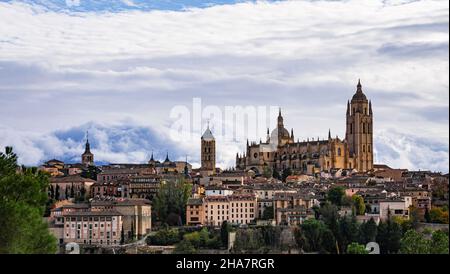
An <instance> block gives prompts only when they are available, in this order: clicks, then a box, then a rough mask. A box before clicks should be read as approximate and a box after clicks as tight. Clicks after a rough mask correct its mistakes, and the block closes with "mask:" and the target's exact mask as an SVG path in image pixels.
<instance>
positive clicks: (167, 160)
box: [164, 151, 170, 162]
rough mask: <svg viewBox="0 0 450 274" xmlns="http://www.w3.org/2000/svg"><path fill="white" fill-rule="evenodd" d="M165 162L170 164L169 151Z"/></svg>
mask: <svg viewBox="0 0 450 274" xmlns="http://www.w3.org/2000/svg"><path fill="white" fill-rule="evenodd" d="M164 162H170V160H169V151H167V154H166V159H165V160H164Z"/></svg>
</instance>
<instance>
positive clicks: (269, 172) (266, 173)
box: [263, 166, 273, 179]
mask: <svg viewBox="0 0 450 274" xmlns="http://www.w3.org/2000/svg"><path fill="white" fill-rule="evenodd" d="M272 175H273V171H272V169H271V168H270V167H268V166H265V167H264V172H263V176H264V177H265V178H267V179H270V178H271V177H272Z"/></svg>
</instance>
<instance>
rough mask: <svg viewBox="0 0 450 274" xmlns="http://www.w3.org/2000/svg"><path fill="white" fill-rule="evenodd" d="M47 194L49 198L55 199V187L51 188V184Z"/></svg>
mask: <svg viewBox="0 0 450 274" xmlns="http://www.w3.org/2000/svg"><path fill="white" fill-rule="evenodd" d="M49 196H50V199H52V200H53V199H55V189H54V188H53V185H50V190H49Z"/></svg>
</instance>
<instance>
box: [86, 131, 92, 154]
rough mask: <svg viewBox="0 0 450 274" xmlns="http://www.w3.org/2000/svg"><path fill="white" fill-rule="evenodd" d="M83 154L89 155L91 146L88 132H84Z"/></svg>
mask: <svg viewBox="0 0 450 274" xmlns="http://www.w3.org/2000/svg"><path fill="white" fill-rule="evenodd" d="M84 153H91V145H90V144H89V130H87V131H86V144H85V145H84Z"/></svg>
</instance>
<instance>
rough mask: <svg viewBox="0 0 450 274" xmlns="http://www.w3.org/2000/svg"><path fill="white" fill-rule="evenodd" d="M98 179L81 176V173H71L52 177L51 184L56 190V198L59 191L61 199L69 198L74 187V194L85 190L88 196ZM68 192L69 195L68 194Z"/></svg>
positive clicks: (76, 194)
mask: <svg viewBox="0 0 450 274" xmlns="http://www.w3.org/2000/svg"><path fill="white" fill-rule="evenodd" d="M95 182H96V181H95V180H92V179H89V178H84V177H81V176H80V175H78V174H76V175H70V176H64V177H51V178H50V186H51V187H52V188H53V190H54V193H55V194H54V195H55V199H56V192H58V193H59V199H58V200H60V199H68V198H69V197H67V196H70V195H71V193H72V189H73V194H74V196H78V195H80V194H81V193H83V192H84V194H86V195H87V196H89V195H90V193H91V187H92V185H94V183H95ZM66 194H67V195H66Z"/></svg>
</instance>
